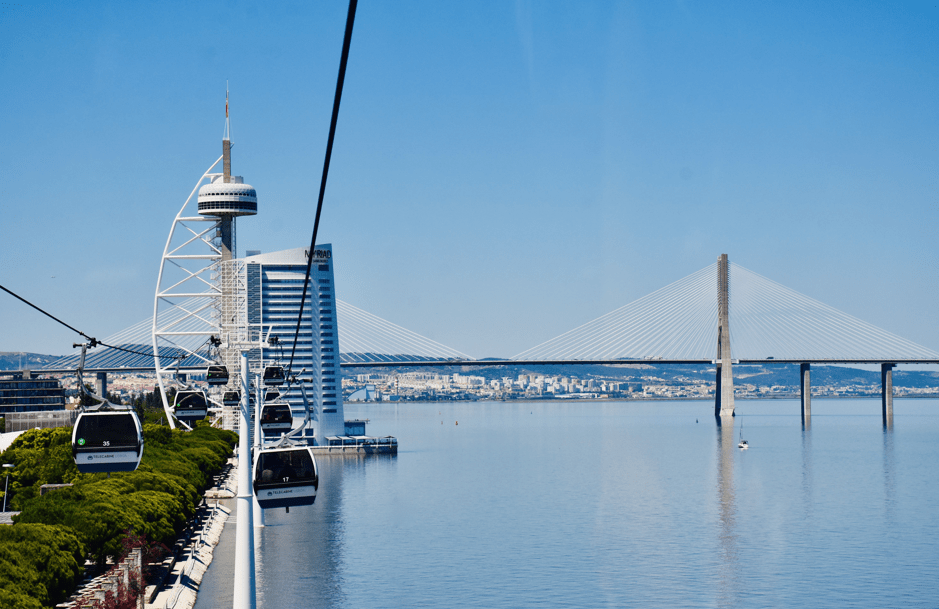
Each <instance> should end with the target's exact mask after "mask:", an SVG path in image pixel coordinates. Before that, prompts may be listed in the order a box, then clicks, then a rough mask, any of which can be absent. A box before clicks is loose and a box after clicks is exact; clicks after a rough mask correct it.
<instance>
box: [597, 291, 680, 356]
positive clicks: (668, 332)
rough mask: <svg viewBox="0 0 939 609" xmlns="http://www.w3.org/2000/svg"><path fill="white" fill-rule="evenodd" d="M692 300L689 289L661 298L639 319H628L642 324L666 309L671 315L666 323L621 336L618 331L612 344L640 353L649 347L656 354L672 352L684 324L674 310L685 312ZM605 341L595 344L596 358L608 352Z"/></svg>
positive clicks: (659, 315) (615, 346)
mask: <svg viewBox="0 0 939 609" xmlns="http://www.w3.org/2000/svg"><path fill="white" fill-rule="evenodd" d="M692 300H694V294H692V293H691V291H690V290H685V291H684V292H682V293H677V294H675V295H673V296H672V297H671V298H670V299H669V300H661V301H659V302H657V303H655V307H654V308H653V309H651V310H650V311H648V312H647V313H646V314H645V315H644V316H643V317H642V318H641V319H639V320H635V319H634V320H630V321H633V322H634V323H636V324H637V325H638V324H642V323H644V322H645V321H646V320H647V319H648V318H649V317H650V316H651V317H653V319H658V318H660V317H661V315H662V313H664V312H666V311H668V312H671V313H672V314H673V315H672V316H671V318H670V319H668V321H667V323H666V324H665V325H664V326H662V325H659V326H647V327H639V328H637V330H639V331H641V332H636V333H633V334H631V335H630V334H627V335H625V336H623V333H622V332H620V337H619V339H620V340H619V342H618V343H617V344H616V345H614V346H613V348H614V349H619V350H621V351H622V350H623V349H624V348H625V349H635V350H636V352H637V353H642V352H643V351H644V350H646V349H649V352H652V351H655V352H656V353H655V354H656V355H660V356H663V357H665V356H668V355H671V354H672V351H671V350H670V349H671V346H672V345H673V343H674V341H675V340H680V332H679V331H678V330H679V329H680V328H681V327H682V326H683V325H684V324H683V322H684V320H683V319H682V316H681V315H674V313H675V312H676V311H678V312H682V313H683V312H685V310H686V309H687V306H686V305H687V304H689V303H690V302H691V301H692ZM625 338H631V339H632V340H631V342H628V343H625V344H624V343H623V339H625ZM608 344H609V342H607V343H601V344H600V345H597V347H598V348H599V349H600V350H599V351H594V353H595V354H596V359H601V358H602V357H603V356H604V355H606V354H608V353H609V352H610V350H609V348H608V349H606V350H603V348H604V347H605V346H607V345H608ZM650 345H655V347H652V348H650Z"/></svg>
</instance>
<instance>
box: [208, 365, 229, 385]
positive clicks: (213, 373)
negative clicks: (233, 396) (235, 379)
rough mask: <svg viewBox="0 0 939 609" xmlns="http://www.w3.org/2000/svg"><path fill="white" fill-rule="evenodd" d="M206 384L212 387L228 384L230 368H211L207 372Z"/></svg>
mask: <svg viewBox="0 0 939 609" xmlns="http://www.w3.org/2000/svg"><path fill="white" fill-rule="evenodd" d="M205 382H206V383H208V384H209V385H212V386H217V385H227V384H228V366H209V368H208V369H207V370H206V371H205Z"/></svg>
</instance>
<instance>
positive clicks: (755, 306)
mask: <svg viewBox="0 0 939 609" xmlns="http://www.w3.org/2000/svg"><path fill="white" fill-rule="evenodd" d="M731 269H732V275H731V277H732V285H733V286H735V287H734V289H736V290H737V292H736V293H737V294H738V297H736V298H734V299H733V300H732V301H731V319H732V320H733V321H732V322H731V326H732V327H733V332H732V333H731V353H732V354H736V356H737V357H738V359H739V358H740V357H741V353H743V354H744V355H751V354H750V353H749V352H748V351H747V346H742V344H743V341H741V340H740V339H739V338H738V339H735V338H734V337H737V336H743V337H744V339H746V338H747V337H748V336H749V337H751V339H752V337H754V336H758V337H763V338H764V339H766V338H769V337H770V335H771V333H770V332H768V331H767V330H770V329H772V330H774V332H773V333H772V334H778V335H779V336H780V339H781V340H782V344H781V345H777V346H776V347H777V348H775V349H770V348H769V346H768V345H771V343H770V342H767V340H760V341H758V346H757V349H756V351H755V352H754V353H753V354H752V355H751V357H754V358H757V357H758V356H759V355H761V354H763V355H765V354H768V353H769V352H770V351H773V352H774V356H775V352H777V351H778V352H780V353H781V354H787V353H788V351H787V349H789V348H791V346H792V345H791V342H790V340H789V338H790V337H791V333H785V332H784V331H782V330H781V328H780V326H779V324H780V320H779V319H776V318H770V319H769V320H768V323H769V325H770V327H769V328H767V327H765V326H764V327H762V328H761V327H760V326H759V324H757V323H756V319H758V317H759V316H758V312H759V311H760V310H767V309H768V308H769V307H767V306H763V305H762V302H763V300H762V299H761V297H760V294H759V292H758V291H757V290H756V289H754V286H753V285H752V283H753V282H747V281H746V278H743V277H739V276H738V274H736V273H733V270H734V267H731ZM740 284H743V289H738V288H737V287H736V286H738V285H740ZM748 332H749V334H748ZM734 345H737V346H736V347H735V346H734ZM750 349H751V350H752V347H750Z"/></svg>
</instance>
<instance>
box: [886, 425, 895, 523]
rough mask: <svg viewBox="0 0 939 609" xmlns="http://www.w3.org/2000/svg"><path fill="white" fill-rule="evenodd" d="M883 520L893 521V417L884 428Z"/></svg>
mask: <svg viewBox="0 0 939 609" xmlns="http://www.w3.org/2000/svg"><path fill="white" fill-rule="evenodd" d="M883 437H884V451H883V455H884V519H885V520H886V521H887V522H892V521H893V515H894V514H893V507H894V501H895V481H894V472H895V468H894V462H893V417H890V425H886V426H884V434H883Z"/></svg>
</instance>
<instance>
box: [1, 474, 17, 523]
mask: <svg viewBox="0 0 939 609" xmlns="http://www.w3.org/2000/svg"><path fill="white" fill-rule="evenodd" d="M14 467H16V466H15V465H13V464H12V463H4V464H3V469H5V470H7V481H6V482H5V483H4V485H3V511H4V512H6V511H7V490H8V489H9V488H10V470H11V469H12V468H14Z"/></svg>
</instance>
